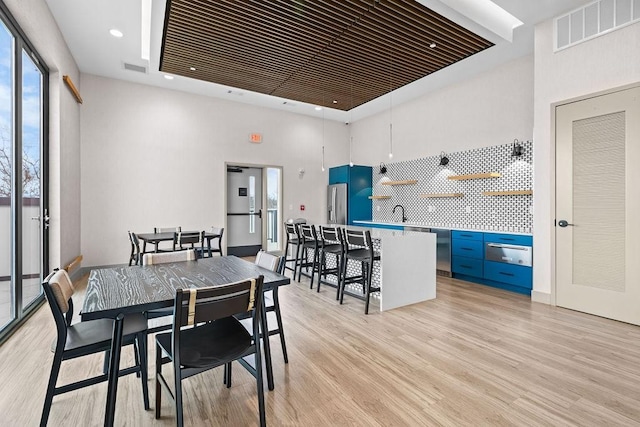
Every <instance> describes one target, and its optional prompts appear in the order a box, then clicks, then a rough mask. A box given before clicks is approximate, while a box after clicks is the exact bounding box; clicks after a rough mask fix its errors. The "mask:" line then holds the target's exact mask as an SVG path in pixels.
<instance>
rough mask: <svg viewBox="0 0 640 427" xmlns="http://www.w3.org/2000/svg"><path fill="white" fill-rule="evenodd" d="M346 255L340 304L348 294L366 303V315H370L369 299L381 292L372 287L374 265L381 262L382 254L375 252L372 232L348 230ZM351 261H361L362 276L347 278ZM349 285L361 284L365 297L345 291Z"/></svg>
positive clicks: (346, 231) (345, 240)
mask: <svg viewBox="0 0 640 427" xmlns="http://www.w3.org/2000/svg"><path fill="white" fill-rule="evenodd" d="M344 242H345V254H344V263H343V264H342V283H341V286H340V304H342V301H343V299H344V294H345V293H347V294H348V295H350V296H353V297H355V298H358V299H362V300H364V301H365V305H364V314H369V299H370V297H371V293H372V292H379V291H380V287H375V288H372V287H371V281H372V278H373V263H374V262H375V261H380V254H379V253H378V252H375V251H374V250H373V244H372V242H371V232H370V231H369V230H364V231H354V230H349V229H346V230H345V231H344ZM349 260H352V261H360V263H361V269H362V274H361V275H360V276H350V277H347V266H348V263H349ZM348 283H361V284H362V291H363V295H358V294H355V293H352V292H348V291H345V285H346V284H348Z"/></svg>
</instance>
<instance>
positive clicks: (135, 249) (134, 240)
mask: <svg viewBox="0 0 640 427" xmlns="http://www.w3.org/2000/svg"><path fill="white" fill-rule="evenodd" d="M129 242H130V243H131V254H130V255H129V266H131V264H135V265H138V264H141V263H142V256H141V253H140V241H139V240H138V236H136V233H132V232H131V231H129Z"/></svg>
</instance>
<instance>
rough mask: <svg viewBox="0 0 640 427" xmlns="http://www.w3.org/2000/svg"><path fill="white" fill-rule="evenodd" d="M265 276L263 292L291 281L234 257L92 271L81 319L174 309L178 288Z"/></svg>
mask: <svg viewBox="0 0 640 427" xmlns="http://www.w3.org/2000/svg"><path fill="white" fill-rule="evenodd" d="M259 275H263V276H264V290H265V291H266V290H269V289H273V288H274V287H278V286H282V285H287V284H288V283H289V282H290V279H289V278H288V277H286V276H283V275H281V274H278V273H274V272H272V271H270V270H266V269H264V268H261V267H258V266H257V265H255V264H253V263H251V262H248V261H245V260H243V259H240V258H237V257H235V256H225V257H213V258H202V259H199V260H197V261H184V262H174V263H168V264H157V265H148V266H135V265H134V266H131V267H128V266H119V267H111V268H101V269H95V270H92V271H91V274H90V275H89V282H88V285H87V294H86V296H85V299H84V304H83V306H82V312H81V316H82V320H91V319H98V318H115V317H116V316H117V315H118V314H119V313H125V314H126V313H141V312H143V311H147V310H153V309H157V308H164V307H173V300H174V298H175V292H176V289H179V288H183V289H186V288H194V287H205V286H216V285H224V284H227V283H232V282H237V281H240V280H244V279H249V278H252V277H258V276H259Z"/></svg>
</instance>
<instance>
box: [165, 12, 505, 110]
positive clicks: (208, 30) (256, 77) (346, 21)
mask: <svg viewBox="0 0 640 427" xmlns="http://www.w3.org/2000/svg"><path fill="white" fill-rule="evenodd" d="M491 46H493V43H491V42H490V41H488V40H486V39H484V38H482V37H480V36H478V35H476V34H474V33H473V32H471V31H469V30H467V29H465V28H463V27H462V26H460V25H458V24H456V23H454V22H452V21H451V20H449V19H447V18H445V17H443V16H441V15H439V14H437V13H435V12H434V11H432V10H431V9H429V8H427V7H425V6H424V5H422V4H420V3H417V2H415V1H413V0H316V1H305V0H294V1H261V2H241V1H205V0H199V1H193V0H170V1H169V2H168V3H167V8H166V18H165V29H164V37H163V45H162V53H161V59H160V70H161V71H164V72H168V73H172V74H176V75H181V76H185V77H189V78H195V79H199V80H204V81H208V82H212V83H218V84H222V85H226V86H230V87H234V88H239V89H241V90H249V91H253V92H258V93H262V94H267V95H273V96H277V97H281V98H286V99H290V100H294V101H299V102H305V103H309V104H313V105H321V106H324V107H331V108H337V109H340V110H345V111H346V110H350V109H351V108H354V107H357V106H359V105H362V104H364V103H367V102H369V101H371V100H372V99H375V98H377V97H379V96H382V95H384V94H387V93H389V92H390V91H392V90H395V89H397V88H399V87H402V86H404V85H406V84H408V83H411V82H414V81H416V80H418V79H421V78H423V77H425V76H428V75H429V74H432V73H434V72H436V71H439V70H441V69H443V68H445V67H447V66H449V65H451V64H454V63H456V62H458V61H460V60H462V59H465V58H467V57H469V56H471V55H474V54H476V53H478V52H481V51H483V50H484V49H487V48H489V47H491Z"/></svg>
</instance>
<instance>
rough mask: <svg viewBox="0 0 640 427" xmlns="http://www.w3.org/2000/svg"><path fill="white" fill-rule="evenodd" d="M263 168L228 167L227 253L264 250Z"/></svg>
mask: <svg viewBox="0 0 640 427" xmlns="http://www.w3.org/2000/svg"><path fill="white" fill-rule="evenodd" d="M262 218H263V215H262V169H261V168H238V167H228V168H227V231H226V235H227V253H228V254H229V255H237V256H251V255H255V254H256V253H258V251H259V250H260V249H262Z"/></svg>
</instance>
